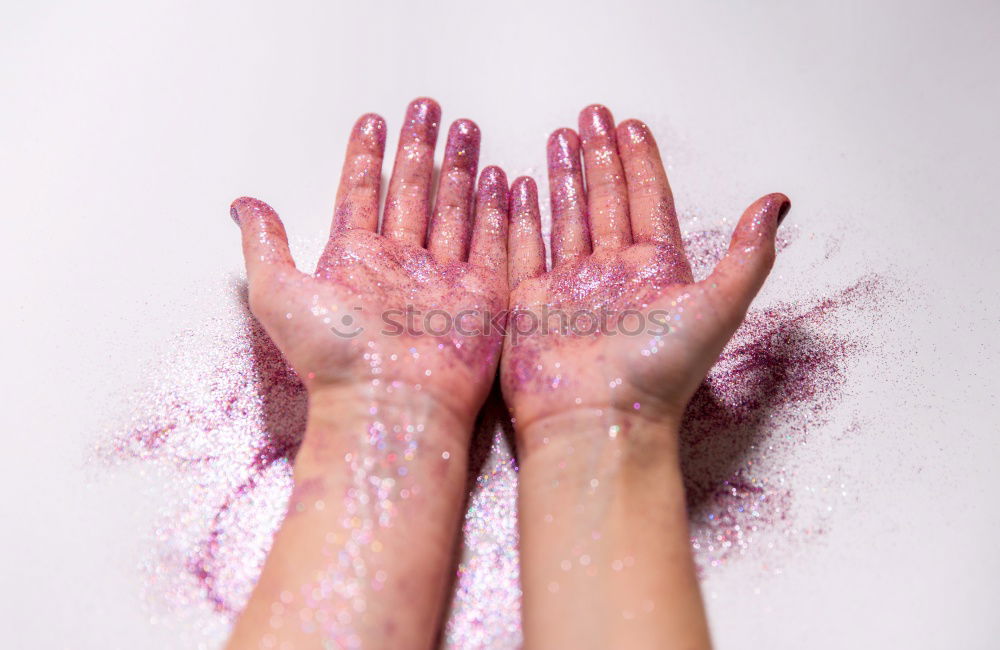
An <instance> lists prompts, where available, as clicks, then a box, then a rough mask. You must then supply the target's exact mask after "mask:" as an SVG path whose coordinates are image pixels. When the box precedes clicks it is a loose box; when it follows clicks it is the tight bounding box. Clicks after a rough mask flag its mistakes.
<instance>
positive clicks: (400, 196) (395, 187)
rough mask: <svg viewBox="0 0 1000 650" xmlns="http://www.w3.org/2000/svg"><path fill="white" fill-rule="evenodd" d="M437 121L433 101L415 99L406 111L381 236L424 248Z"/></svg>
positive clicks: (387, 196)
mask: <svg viewBox="0 0 1000 650" xmlns="http://www.w3.org/2000/svg"><path fill="white" fill-rule="evenodd" d="M440 121H441V107H440V106H438V104H437V102H436V101H434V100H433V99H427V98H421V99H415V100H413V101H412V102H410V105H409V106H408V107H407V109H406V118H405V121H404V123H403V128H402V130H401V131H400V133H399V148H398V149H397V150H396V162H395V165H394V166H393V168H392V177H391V178H390V179H389V191H388V193H387V194H386V199H385V215H384V216H383V220H382V234H383V235H385V236H386V237H391V238H392V239H395V240H396V241H400V242H405V243H408V244H413V245H415V246H423V245H424V235H425V234H426V230H427V218H428V215H429V214H430V190H431V176H432V175H433V173H434V144H435V143H436V142H437V133H438V124H439V123H440Z"/></svg>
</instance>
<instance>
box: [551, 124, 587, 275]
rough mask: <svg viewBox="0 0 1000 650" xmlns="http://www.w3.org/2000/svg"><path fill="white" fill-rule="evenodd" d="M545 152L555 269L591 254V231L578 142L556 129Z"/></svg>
mask: <svg viewBox="0 0 1000 650" xmlns="http://www.w3.org/2000/svg"><path fill="white" fill-rule="evenodd" d="M546 149H547V151H546V154H547V155H546V158H547V159H548V166H549V197H550V201H551V203H552V241H551V244H552V246H551V247H552V267H553V268H555V267H557V266H559V265H561V264H567V263H569V262H572V261H573V260H576V259H579V258H580V257H583V256H584V255H589V254H590V250H591V249H590V228H589V225H588V223H587V195H586V193H585V192H584V189H583V171H582V168H581V166H580V139H579V138H578V137H577V135H576V133H575V132H574V131H573V130H572V129H559V130H558V131H556V132H555V133H553V134H552V135H551V136H549V142H548V145H547V147H546Z"/></svg>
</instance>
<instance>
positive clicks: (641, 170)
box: [617, 120, 691, 282]
mask: <svg viewBox="0 0 1000 650" xmlns="http://www.w3.org/2000/svg"><path fill="white" fill-rule="evenodd" d="M617 135H618V153H619V155H620V156H621V159H622V167H623V168H624V170H625V180H626V182H627V185H628V207H629V218H630V220H631V223H632V240H633V241H635V242H636V243H639V242H655V243H658V244H665V245H667V246H672V247H674V248H676V249H677V250H678V252H680V253H681V254H680V255H679V256H678V257H679V258H681V259H684V260H685V261H686V259H687V258H686V257H685V256H684V255H683V251H684V243H683V241H682V239H681V228H680V225H679V224H678V223H677V210H676V209H675V208H674V195H673V193H672V192H671V191H670V182H669V181H668V180H667V172H666V170H664V168H663V161H662V160H661V159H660V149H659V147H657V146H656V140H655V139H654V138H653V134H652V133H651V132H650V130H649V127H647V126H646V125H645V124H643V123H642V122H640V121H639V120H625V121H624V122H622V123H621V124H619V125H618V134H617ZM687 276H688V277H687V279H686V280H687V281H688V282H690V281H691V269H690V265H689V266H688V272H687Z"/></svg>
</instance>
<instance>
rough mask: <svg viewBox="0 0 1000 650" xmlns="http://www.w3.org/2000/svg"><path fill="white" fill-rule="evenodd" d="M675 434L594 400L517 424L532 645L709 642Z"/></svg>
mask: <svg viewBox="0 0 1000 650" xmlns="http://www.w3.org/2000/svg"><path fill="white" fill-rule="evenodd" d="M676 436H677V431H676V426H675V425H666V424H665V425H653V424H651V423H649V422H648V421H644V420H641V419H639V418H637V417H634V416H631V415H630V414H618V413H615V412H598V411H594V410H590V411H586V412H578V413H573V414H566V415H561V416H557V417H553V418H549V419H547V420H543V421H540V422H537V423H535V424H534V425H532V426H531V428H530V429H529V430H527V431H522V432H519V444H520V446H521V449H522V456H521V471H520V522H521V567H522V583H523V590H524V612H525V615H524V616H525V618H524V636H525V647H526V648H529V649H532V648H535V649H540V648H631V649H636V650H641V649H644V648H651V649H652V648H656V649H663V648H685V649H687V648H707V647H709V645H710V644H709V638H708V628H707V624H706V621H705V614H704V608H703V606H702V602H701V595H700V592H699V587H698V581H697V576H696V574H695V569H694V563H693V559H692V555H691V548H690V538H689V534H688V523H687V512H686V508H685V501H684V488H683V483H682V480H681V472H680V464H679V461H678V453H677V438H676Z"/></svg>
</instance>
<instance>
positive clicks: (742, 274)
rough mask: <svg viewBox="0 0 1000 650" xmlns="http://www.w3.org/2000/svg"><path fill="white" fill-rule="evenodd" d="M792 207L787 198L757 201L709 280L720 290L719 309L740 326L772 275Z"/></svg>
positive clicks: (738, 228)
mask: <svg viewBox="0 0 1000 650" xmlns="http://www.w3.org/2000/svg"><path fill="white" fill-rule="evenodd" d="M791 207H792V204H791V201H789V200H788V197H787V196H785V195H784V194H777V193H776V194H768V195H767V196H764V197H761V198H759V199H757V200H756V201H754V203H753V204H752V205H751V206H750V207H749V208H747V209H746V211H745V212H744V213H743V216H742V217H740V221H739V223H737V224H736V229H735V230H734V231H733V238H732V240H731V241H730V243H729V250H728V251H727V252H726V255H725V257H723V258H722V260H721V261H719V263H718V264H717V265H716V266H715V269H714V270H713V271H712V275H711V276H710V277H709V278H708V279H707V280H706V284H707V285H708V286H709V287H713V288H715V289H718V290H719V294H718V295H719V296H720V297H721V299H722V302H721V303H719V304H720V309H723V310H725V311H726V312H728V314H729V315H730V316H731V317H732V318H733V319H734V320H736V321H737V322H738V321H739V320H742V318H743V316H744V315H745V314H746V310H747V308H749V307H750V302H751V301H752V300H753V298H754V296H756V295H757V292H758V291H760V288H761V286H763V284H764V280H765V279H766V278H767V275H768V273H770V272H771V267H772V266H773V265H774V256H775V250H774V238H775V235H776V234H777V231H778V225H779V224H780V223H781V221H782V220H783V219H784V218H785V215H786V214H788V211H789V210H790V209H791Z"/></svg>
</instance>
